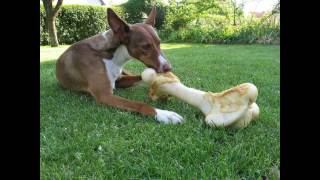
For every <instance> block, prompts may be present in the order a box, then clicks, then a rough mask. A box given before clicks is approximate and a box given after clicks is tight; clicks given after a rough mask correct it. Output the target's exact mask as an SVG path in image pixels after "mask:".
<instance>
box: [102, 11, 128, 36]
mask: <svg viewBox="0 0 320 180" xmlns="http://www.w3.org/2000/svg"><path fill="white" fill-rule="evenodd" d="M107 16H108V17H107V20H108V24H109V26H110V28H111V29H112V31H113V32H114V33H115V35H118V36H119V38H120V40H122V41H123V40H124V39H125V38H126V36H127V34H128V33H129V31H130V28H129V26H128V25H127V24H126V23H125V22H124V21H123V20H122V19H120V18H119V16H117V14H116V13H115V12H114V11H113V10H112V9H110V8H108V9H107Z"/></svg>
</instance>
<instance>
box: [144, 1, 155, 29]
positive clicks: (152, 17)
mask: <svg viewBox="0 0 320 180" xmlns="http://www.w3.org/2000/svg"><path fill="white" fill-rule="evenodd" d="M156 15H157V11H156V6H153V7H152V10H151V12H150V14H149V16H148V18H147V19H145V20H144V23H145V24H149V25H151V26H152V27H154V25H155V24H156Z"/></svg>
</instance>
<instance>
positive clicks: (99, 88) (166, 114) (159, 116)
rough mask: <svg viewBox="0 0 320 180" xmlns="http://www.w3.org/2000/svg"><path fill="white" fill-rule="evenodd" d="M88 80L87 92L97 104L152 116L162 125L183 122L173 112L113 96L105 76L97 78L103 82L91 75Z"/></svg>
mask: <svg viewBox="0 0 320 180" xmlns="http://www.w3.org/2000/svg"><path fill="white" fill-rule="evenodd" d="M89 79H90V80H89V87H88V91H89V92H90V93H91V94H92V96H93V97H95V99H96V101H97V102H98V103H101V104H104V105H108V106H112V107H116V108H119V109H123V110H128V111H133V112H139V113H141V114H144V115H148V116H154V117H155V119H156V120H157V121H159V122H163V123H173V124H176V123H180V122H182V121H183V118H182V117H181V116H180V115H179V114H177V113H175V112H172V111H167V110H161V109H157V108H154V107H152V106H150V105H148V104H145V103H142V102H137V101H131V100H128V99H124V98H122V97H119V96H115V95H113V93H112V88H111V86H110V85H108V80H107V79H105V76H100V78H98V79H104V80H105V81H96V80H95V79H96V78H95V77H94V76H92V75H91V78H89ZM91 79H92V80H91Z"/></svg>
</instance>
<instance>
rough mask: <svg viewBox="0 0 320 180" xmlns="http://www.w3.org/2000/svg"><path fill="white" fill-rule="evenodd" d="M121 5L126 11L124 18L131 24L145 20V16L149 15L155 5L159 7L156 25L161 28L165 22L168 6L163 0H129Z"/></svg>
mask: <svg viewBox="0 0 320 180" xmlns="http://www.w3.org/2000/svg"><path fill="white" fill-rule="evenodd" d="M121 6H122V7H123V10H124V11H125V13H124V16H123V17H124V20H125V21H126V22H128V23H130V24H134V23H141V22H143V18H144V17H145V16H146V17H147V16H148V15H149V13H150V11H151V9H152V7H153V6H156V9H157V16H156V25H155V27H156V28H157V29H160V28H161V27H162V25H163V23H164V19H165V13H166V7H167V6H166V5H165V4H163V2H162V0H153V1H150V0H129V1H128V2H126V3H124V4H123V5H121Z"/></svg>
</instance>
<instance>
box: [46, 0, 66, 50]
mask: <svg viewBox="0 0 320 180" xmlns="http://www.w3.org/2000/svg"><path fill="white" fill-rule="evenodd" d="M42 2H43V6H44V8H45V11H46V21H47V22H46V23H47V26H48V33H49V38H50V45H51V47H57V46H59V42H58V36H57V29H56V17H57V15H58V10H59V8H60V7H61V5H62V2H63V0H58V2H57V4H56V6H55V7H54V8H53V7H52V0H42Z"/></svg>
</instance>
